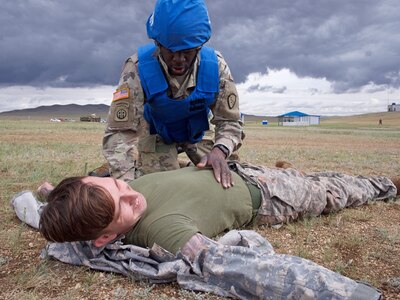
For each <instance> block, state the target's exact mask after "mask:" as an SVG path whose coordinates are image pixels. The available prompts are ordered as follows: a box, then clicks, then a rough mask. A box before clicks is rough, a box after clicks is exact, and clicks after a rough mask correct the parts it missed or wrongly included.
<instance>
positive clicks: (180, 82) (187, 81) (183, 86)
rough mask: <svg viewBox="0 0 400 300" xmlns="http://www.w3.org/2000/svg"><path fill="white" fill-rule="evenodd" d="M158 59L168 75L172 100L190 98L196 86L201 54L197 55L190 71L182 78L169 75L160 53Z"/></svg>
mask: <svg viewBox="0 0 400 300" xmlns="http://www.w3.org/2000/svg"><path fill="white" fill-rule="evenodd" d="M158 59H159V61H160V63H161V66H162V68H163V69H164V74H166V77H167V81H168V83H169V91H170V93H172V95H169V96H172V98H174V99H183V98H186V97H187V96H189V94H190V93H191V91H192V89H193V88H194V87H195V86H196V76H195V74H197V68H198V63H199V61H200V60H199V54H197V56H196V58H195V61H194V62H193V64H192V66H191V67H190V68H189V70H188V71H187V72H186V73H185V74H184V75H181V76H173V75H170V74H169V73H168V66H167V64H166V63H165V61H164V60H163V58H162V57H161V55H160V53H158Z"/></svg>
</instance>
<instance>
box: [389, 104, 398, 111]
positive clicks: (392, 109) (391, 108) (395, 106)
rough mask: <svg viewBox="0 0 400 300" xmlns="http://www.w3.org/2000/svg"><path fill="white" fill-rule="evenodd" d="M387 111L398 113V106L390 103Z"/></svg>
mask: <svg viewBox="0 0 400 300" xmlns="http://www.w3.org/2000/svg"><path fill="white" fill-rule="evenodd" d="M388 111H400V104H396V103H392V104H391V105H388Z"/></svg>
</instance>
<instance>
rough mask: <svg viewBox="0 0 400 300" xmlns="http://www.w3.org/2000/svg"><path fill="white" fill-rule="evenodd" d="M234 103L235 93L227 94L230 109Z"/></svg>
mask: <svg viewBox="0 0 400 300" xmlns="http://www.w3.org/2000/svg"><path fill="white" fill-rule="evenodd" d="M235 104H236V95H235V94H230V95H229V96H228V106H229V108H230V109H232V108H234V106H235Z"/></svg>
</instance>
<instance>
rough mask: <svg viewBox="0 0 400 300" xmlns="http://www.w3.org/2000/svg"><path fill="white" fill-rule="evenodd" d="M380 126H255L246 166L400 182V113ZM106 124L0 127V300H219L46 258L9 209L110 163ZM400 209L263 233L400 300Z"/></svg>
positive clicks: (250, 129)
mask: <svg viewBox="0 0 400 300" xmlns="http://www.w3.org/2000/svg"><path fill="white" fill-rule="evenodd" d="M393 116H396V118H393V120H392V121H390V122H389V121H387V122H386V121H385V120H386V119H385V117H383V118H382V119H383V124H384V125H383V126H380V127H378V126H377V120H378V119H376V116H374V117H371V119H368V118H370V117H369V116H366V117H365V119H363V118H362V117H356V118H353V119H351V118H348V119H340V120H339V121H335V120H329V122H327V123H326V124H325V123H323V124H322V125H321V126H319V127H307V128H282V127H276V126H270V127H268V126H266V127H262V126H259V125H256V124H248V125H246V127H245V130H246V134H247V137H246V140H245V144H244V146H243V147H242V149H241V150H240V156H241V159H242V160H246V161H250V162H253V163H257V164H266V165H273V164H274V163H275V161H276V160H282V159H283V160H288V161H291V162H292V163H293V164H294V165H295V166H296V167H297V168H299V169H302V170H303V171H306V172H311V171H322V170H337V171H342V172H346V173H349V174H364V175H378V174H387V175H389V176H391V175H400V160H399V158H400V114H397V115H393ZM103 126H104V125H102V124H96V123H50V122H47V121H20V122H16V121H10V120H0V129H1V133H2V134H1V136H0V220H1V228H0V239H1V240H2V243H1V245H0V286H1V291H0V298H1V299H43V298H57V299H78V298H79V299H93V298H98V299H126V298H132V299H170V298H178V299H217V298H218V297H215V296H212V295H207V294H202V293H191V292H187V291H182V290H180V289H179V287H178V286H177V285H176V284H170V285H151V284H148V283H145V282H132V281H131V280H130V279H128V278H125V277H122V276H119V275H113V274H107V273H102V272H94V271H91V270H88V269H86V268H83V267H74V266H69V265H65V264H62V263H60V262H56V261H41V260H40V259H39V257H38V255H39V252H40V250H41V249H42V248H43V246H44V244H45V241H44V240H43V238H41V237H40V235H39V233H37V232H36V231H35V230H33V229H31V228H29V227H27V226H24V225H21V223H20V222H19V221H18V220H17V218H16V217H15V216H14V213H13V211H12V210H11V209H10V207H9V204H8V203H9V200H10V198H11V196H12V195H13V194H14V193H16V192H19V191H21V190H24V189H36V187H37V186H38V185H39V184H40V183H41V182H42V181H44V180H46V179H48V180H51V181H53V182H54V183H57V182H58V181H59V180H61V179H62V178H63V177H65V176H72V175H80V174H84V173H85V172H86V171H88V170H90V169H92V168H94V167H96V166H98V165H100V164H101V163H102V162H103V158H102V154H101V138H102V134H103ZM399 224H400V204H399V202H398V201H397V202H394V203H376V204H372V205H368V206H363V207H360V208H356V209H348V210H345V211H342V212H340V213H337V214H334V215H330V216H324V217H320V218H314V219H306V220H303V221H300V222H297V223H294V224H289V225H287V226H284V227H282V228H280V229H272V228H263V227H260V228H256V230H257V231H258V232H259V233H261V234H262V235H263V236H265V237H266V238H268V240H270V241H271V243H272V244H273V245H274V247H275V249H276V251H277V252H280V253H289V254H294V255H299V256H302V257H305V258H308V259H311V260H313V261H315V262H317V263H319V264H322V265H324V266H326V267H327V268H330V269H332V270H335V271H338V272H341V273H342V274H345V275H346V276H350V277H351V278H354V279H357V280H365V281H368V282H370V283H372V284H373V285H375V286H377V287H379V288H381V289H382V290H383V292H384V294H385V297H386V299H400V298H399V296H398V295H399V293H400V290H399V289H396V288H395V287H394V286H393V285H391V284H389V282H390V280H391V279H393V278H396V277H400V260H399V257H400V234H399V232H400V225H399Z"/></svg>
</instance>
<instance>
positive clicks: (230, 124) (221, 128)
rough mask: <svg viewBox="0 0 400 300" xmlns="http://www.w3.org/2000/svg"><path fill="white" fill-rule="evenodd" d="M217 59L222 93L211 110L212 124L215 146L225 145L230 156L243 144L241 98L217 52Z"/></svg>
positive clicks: (225, 64)
mask: <svg viewBox="0 0 400 300" xmlns="http://www.w3.org/2000/svg"><path fill="white" fill-rule="evenodd" d="M217 57H218V67H219V79H220V87H219V89H220V91H219V93H218V96H217V99H216V101H215V104H214V106H213V107H212V109H211V110H212V113H213V118H212V120H211V123H212V124H213V125H215V144H216V145H217V144H221V145H224V146H225V147H226V148H227V149H228V150H229V155H230V154H231V153H232V152H233V151H235V150H237V149H239V148H240V146H241V144H242V135H243V127H242V122H241V119H240V111H239V96H238V93H237V90H236V85H235V83H234V81H233V78H232V75H231V72H230V70H229V67H228V65H227V63H226V62H225V60H224V58H223V57H222V55H221V54H220V53H219V52H217ZM229 155H228V156H229Z"/></svg>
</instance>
